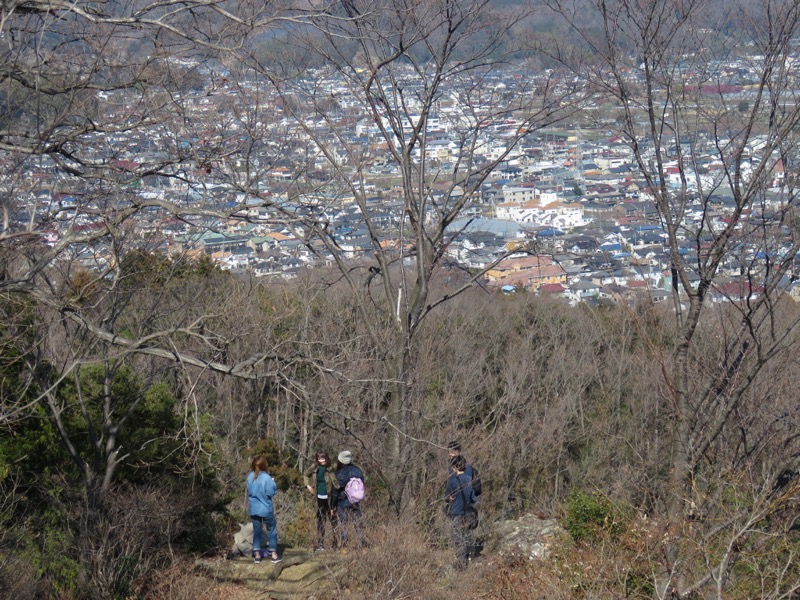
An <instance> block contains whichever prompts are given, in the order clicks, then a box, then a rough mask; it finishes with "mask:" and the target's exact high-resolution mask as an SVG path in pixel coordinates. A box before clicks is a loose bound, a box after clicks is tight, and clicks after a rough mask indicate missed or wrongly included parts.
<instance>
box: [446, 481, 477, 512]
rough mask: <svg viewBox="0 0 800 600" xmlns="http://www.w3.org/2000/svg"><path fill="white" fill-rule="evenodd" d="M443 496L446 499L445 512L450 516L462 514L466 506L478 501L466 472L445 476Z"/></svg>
mask: <svg viewBox="0 0 800 600" xmlns="http://www.w3.org/2000/svg"><path fill="white" fill-rule="evenodd" d="M444 498H445V500H446V501H447V514H448V515H449V516H451V517H458V516H461V515H463V514H464V512H465V511H466V508H467V506H469V505H470V504H475V503H476V502H477V501H478V498H476V497H475V492H474V491H473V489H472V480H471V478H470V476H469V475H467V474H466V473H461V474H460V475H455V474H453V475H451V476H450V477H448V478H447V487H445V490H444Z"/></svg>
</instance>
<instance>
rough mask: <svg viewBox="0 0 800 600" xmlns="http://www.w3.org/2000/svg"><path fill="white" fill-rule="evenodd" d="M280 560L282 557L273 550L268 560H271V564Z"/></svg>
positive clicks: (275, 563)
mask: <svg viewBox="0 0 800 600" xmlns="http://www.w3.org/2000/svg"><path fill="white" fill-rule="evenodd" d="M282 560H283V558H282V557H280V556H278V553H277V552H275V553H273V555H272V558H271V559H270V562H271V563H272V564H273V565H277V564H278V563H279V562H281V561H282Z"/></svg>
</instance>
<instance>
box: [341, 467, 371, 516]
mask: <svg viewBox="0 0 800 600" xmlns="http://www.w3.org/2000/svg"><path fill="white" fill-rule="evenodd" d="M353 477H357V478H358V479H360V480H361V481H364V473H363V472H362V471H361V469H359V468H358V467H357V466H355V465H345V466H343V467H342V468H341V469H339V470H338V471H336V479H337V480H338V481H339V486H340V489H339V491H338V495H337V498H338V499H337V501H336V506H337V507H338V508H350V507H351V506H353V505H352V504H350V501H349V500H348V499H347V494H345V493H344V488H345V486H346V485H347V482H348V481H350V480H351V479H352V478H353Z"/></svg>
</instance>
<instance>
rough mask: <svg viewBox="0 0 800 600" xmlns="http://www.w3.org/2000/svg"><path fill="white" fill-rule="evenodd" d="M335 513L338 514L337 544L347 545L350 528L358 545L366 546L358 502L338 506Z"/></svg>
mask: <svg viewBox="0 0 800 600" xmlns="http://www.w3.org/2000/svg"><path fill="white" fill-rule="evenodd" d="M337 513H338V515H339V524H338V528H339V546H340V547H341V548H344V547H345V546H346V545H347V539H348V538H349V537H350V533H351V532H350V530H351V529H353V530H355V532H356V537H357V538H358V543H359V545H360V546H366V540H365V539H364V531H363V530H362V529H361V516H362V515H361V508H360V507H359V506H358V504H356V505H354V506H348V507H344V506H339V507H338V508H337Z"/></svg>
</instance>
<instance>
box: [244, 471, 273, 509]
mask: <svg viewBox="0 0 800 600" xmlns="http://www.w3.org/2000/svg"><path fill="white" fill-rule="evenodd" d="M277 491H278V486H277V485H275V480H274V479H272V477H270V476H269V475H268V474H267V473H264V472H263V471H262V472H261V473H259V474H258V477H256V476H255V473H254V472H253V471H250V474H249V475H248V476H247V506H248V507H249V509H250V514H251V515H253V516H255V517H269V516H271V515H273V514H274V513H275V508H274V507H273V506H272V497H273V496H274V495H275V492H277Z"/></svg>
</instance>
